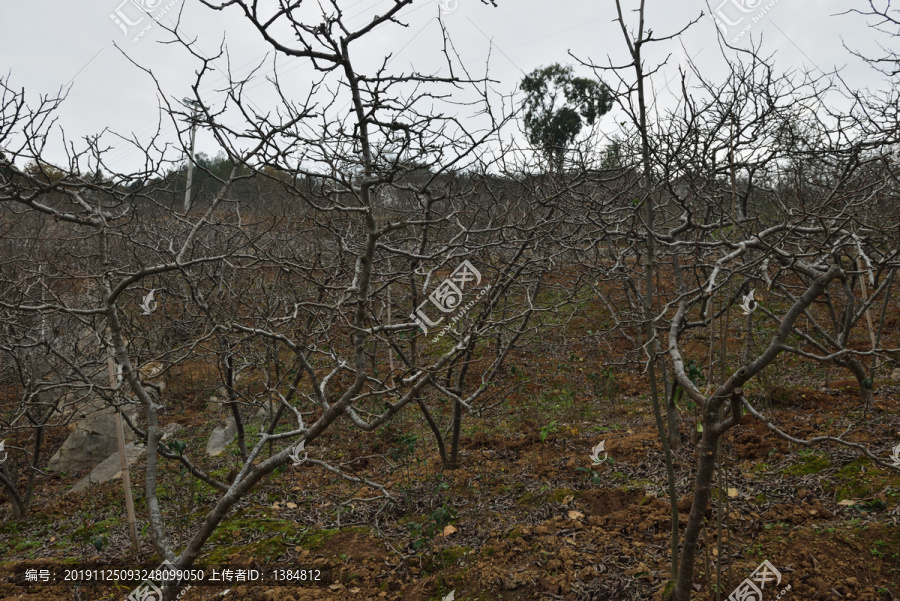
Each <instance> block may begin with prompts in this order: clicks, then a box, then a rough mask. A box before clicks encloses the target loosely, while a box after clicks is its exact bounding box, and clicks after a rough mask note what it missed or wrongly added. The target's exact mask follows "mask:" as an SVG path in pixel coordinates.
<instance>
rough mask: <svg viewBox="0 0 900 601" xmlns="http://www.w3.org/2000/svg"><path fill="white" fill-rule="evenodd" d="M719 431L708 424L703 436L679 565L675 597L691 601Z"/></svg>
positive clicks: (676, 600) (677, 600)
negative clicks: (699, 541)
mask: <svg viewBox="0 0 900 601" xmlns="http://www.w3.org/2000/svg"><path fill="white" fill-rule="evenodd" d="M719 436H720V435H719V434H713V433H712V428H711V427H705V428H704V431H703V437H702V438H701V439H700V461H699V465H698V468H697V477H696V478H695V480H694V500H693V502H692V503H691V513H690V515H689V517H688V523H687V528H685V531H684V546H683V548H682V551H681V565H680V566H679V567H678V582H677V584H676V586H675V597H674V599H675V601H690V598H691V585H692V584H693V582H692V580H693V578H694V558H695V556H696V554H697V541H698V540H699V538H700V530H701V529H702V528H703V516H704V514H706V507H707V505H709V497H710V489H711V488H712V479H713V475H714V474H715V472H716V455H717V447H718V442H719Z"/></svg>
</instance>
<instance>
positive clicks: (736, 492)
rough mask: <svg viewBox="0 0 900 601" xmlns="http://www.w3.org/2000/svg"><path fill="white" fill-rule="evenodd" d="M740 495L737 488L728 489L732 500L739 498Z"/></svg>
mask: <svg viewBox="0 0 900 601" xmlns="http://www.w3.org/2000/svg"><path fill="white" fill-rule="evenodd" d="M739 494H740V493H739V492H738V489H736V488H729V489H728V496H729V497H731V498H732V499H733V498H735V497H736V496H738V495H739Z"/></svg>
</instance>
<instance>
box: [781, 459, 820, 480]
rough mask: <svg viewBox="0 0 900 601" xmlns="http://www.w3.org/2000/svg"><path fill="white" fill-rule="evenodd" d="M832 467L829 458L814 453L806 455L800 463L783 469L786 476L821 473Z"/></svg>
mask: <svg viewBox="0 0 900 601" xmlns="http://www.w3.org/2000/svg"><path fill="white" fill-rule="evenodd" d="M829 467H831V462H830V461H829V460H828V458H826V457H824V456H822V455H818V454H814V455H806V456H805V457H803V458H802V460H801V461H800V462H799V463H795V464H794V465H791V466H788V467H786V468H785V469H784V470H782V473H783V474H784V475H785V476H808V475H810V474H819V473H821V472H823V471H825V470H827V469H828V468H829Z"/></svg>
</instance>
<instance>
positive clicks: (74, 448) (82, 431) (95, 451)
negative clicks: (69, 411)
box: [47, 403, 137, 472]
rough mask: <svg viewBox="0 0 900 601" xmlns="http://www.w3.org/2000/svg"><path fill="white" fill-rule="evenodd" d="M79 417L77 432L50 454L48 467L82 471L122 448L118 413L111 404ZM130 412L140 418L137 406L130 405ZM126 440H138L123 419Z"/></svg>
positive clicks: (58, 469) (56, 469) (126, 410)
mask: <svg viewBox="0 0 900 601" xmlns="http://www.w3.org/2000/svg"><path fill="white" fill-rule="evenodd" d="M92 406H93V407H94V408H95V410H94V411H93V412H87V411H86V413H89V414H88V415H87V417H85V418H84V419H81V420H79V421H78V422H77V423H76V424H75V426H74V428H73V432H72V433H71V434H69V436H68V438H66V440H65V442H63V445H62V446H61V447H60V448H59V450H58V451H56V453H55V454H54V455H53V457H51V458H50V461H49V463H48V464H47V470H48V471H51V472H68V471H78V470H82V469H86V468H89V467H93V466H95V465H97V464H98V463H100V462H101V461H103V460H104V459H106V458H107V457H109V456H110V455H111V454H112V453H115V452H117V451H118V449H119V442H118V439H117V437H116V415H115V413H114V411H113V409H112V408H111V407H107V408H103V409H99V410H96V407H97V406H98V404H97V403H93V404H92ZM125 412H126V415H128V417H129V419H131V420H132V421H134V420H135V419H136V418H137V407H136V406H134V405H132V406H129V407H126V409H125ZM123 427H124V430H125V443H126V444H127V443H129V442H131V441H132V440H134V434H133V433H132V431H131V428H129V427H128V426H127V425H125V424H124V423H123Z"/></svg>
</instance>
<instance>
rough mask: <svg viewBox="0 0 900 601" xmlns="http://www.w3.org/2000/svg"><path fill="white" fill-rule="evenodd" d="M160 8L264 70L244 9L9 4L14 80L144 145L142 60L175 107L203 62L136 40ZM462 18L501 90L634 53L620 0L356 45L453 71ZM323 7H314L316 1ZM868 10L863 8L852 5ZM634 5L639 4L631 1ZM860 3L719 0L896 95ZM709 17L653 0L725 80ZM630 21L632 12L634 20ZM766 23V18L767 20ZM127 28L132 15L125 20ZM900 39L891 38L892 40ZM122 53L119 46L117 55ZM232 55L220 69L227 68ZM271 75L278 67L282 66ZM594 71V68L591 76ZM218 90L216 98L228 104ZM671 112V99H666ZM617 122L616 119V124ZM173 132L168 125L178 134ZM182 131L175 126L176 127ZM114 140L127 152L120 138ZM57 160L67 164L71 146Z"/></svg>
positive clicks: (697, 7)
mask: <svg viewBox="0 0 900 601" xmlns="http://www.w3.org/2000/svg"><path fill="white" fill-rule="evenodd" d="M141 1H143V2H147V3H149V5H150V6H154V5H156V4H159V6H158V7H157V8H156V9H155V10H154V11H153V13H152V14H153V15H156V14H157V13H158V12H159V11H160V10H161V9H163V8H164V7H165V6H167V5H171V6H172V8H171V9H170V11H169V13H168V14H167V15H165V16H164V17H162V19H161V21H160V22H161V23H164V24H169V25H172V24H174V20H173V19H174V15H175V14H176V13H177V11H179V10H181V9H182V8H183V16H182V21H181V26H180V28H179V30H180V31H182V32H183V33H184V35H185V36H187V37H195V38H196V39H197V42H198V44H199V48H200V49H202V51H203V52H204V53H206V55H207V56H209V55H212V54H214V53H216V52H217V49H218V48H219V46H220V45H221V44H223V43H224V44H226V46H227V48H228V52H229V55H228V56H229V58H230V61H231V66H232V69H233V70H234V71H235V72H237V73H238V74H244V73H246V72H247V70H248V68H249V65H253V64H256V63H258V62H259V61H260V60H261V59H262V57H264V56H265V54H266V52H269V56H270V57H271V56H273V53H272V52H271V49H269V48H267V46H266V45H265V44H264V43H263V42H262V40H261V39H260V36H259V34H258V33H257V32H256V31H255V30H253V29H251V28H250V27H249V26H248V25H247V23H246V22H245V21H244V18H243V17H242V15H241V14H240V11H239V10H238V9H237V8H231V9H229V10H226V11H224V12H215V11H211V10H209V9H207V8H205V7H203V6H201V5H199V3H197V2H195V1H194V0H125V2H124V4H123V0H90V1H89V2H84V1H81V2H72V1H71V0H29V1H27V2H23V1H13V0H3V3H2V11H0V14H2V15H3V17H2V19H0V73H2V74H4V75H6V74H8V76H9V83H10V84H11V86H12V87H13V88H16V89H19V88H24V89H25V90H26V92H27V93H28V96H29V98H30V99H32V100H36V99H37V98H38V95H40V94H53V93H55V92H56V91H57V90H58V89H59V88H60V87H61V86H66V85H69V84H70V85H71V90H70V92H69V95H68V99H67V100H66V102H65V104H64V105H63V108H62V110H61V112H60V113H59V124H60V125H61V126H63V127H64V128H65V130H66V134H67V136H69V137H72V138H75V139H78V138H80V137H82V136H85V135H89V134H94V133H99V132H100V131H101V130H104V129H107V128H108V129H110V130H112V131H115V132H119V133H123V134H126V135H127V134H129V133H131V132H134V133H135V134H137V135H138V136H139V137H142V136H145V135H147V134H148V133H150V132H151V131H152V130H153V129H155V125H156V122H157V120H158V118H159V117H158V109H157V106H158V94H157V92H156V88H155V85H154V83H153V81H152V80H151V79H150V78H149V77H148V76H147V74H146V73H144V72H142V71H141V70H139V69H138V68H137V67H135V66H134V65H132V64H130V63H129V61H128V59H127V58H126V57H125V56H124V55H123V52H124V53H125V54H127V55H128V56H129V57H131V59H132V60H134V61H135V62H137V63H139V64H141V65H142V66H144V67H146V68H148V69H151V70H152V71H153V73H154V74H155V75H156V77H157V78H158V79H159V81H160V83H161V85H162V87H163V89H164V91H165V92H166V94H167V95H169V96H170V97H172V98H182V97H184V96H186V95H187V94H188V93H189V85H190V84H191V83H192V81H193V74H194V70H195V69H196V68H197V64H196V62H194V61H191V60H188V57H187V55H186V53H185V52H184V50H183V49H181V48H178V47H177V46H174V45H166V44H162V43H161V41H163V40H166V39H169V38H170V37H171V35H170V34H169V33H167V32H166V31H165V30H164V29H163V28H162V27H160V26H159V25H158V24H154V25H153V26H152V27H151V28H150V29H149V30H148V31H146V32H145V34H144V35H143V37H141V38H139V39H137V41H132V40H133V39H135V38H136V36H137V34H138V33H139V32H140V31H141V29H142V28H143V27H144V26H145V25H147V24H150V23H151V22H152V19H151V18H150V16H148V15H147V14H146V13H141V12H140V11H138V9H137V7H136V6H135V4H134V3H138V4H140V2H141ZM392 2H393V0H346V1H345V2H341V3H340V6H342V7H343V8H344V12H345V14H346V15H351V16H354V15H355V17H354V19H353V20H352V21H351V24H357V25H358V24H361V23H363V22H364V21H365V19H366V17H367V16H371V15H373V14H377V13H379V12H383V11H384V9H385V8H386V7H388V6H390V5H391V4H392ZM442 2H444V3H445V6H446V7H447V8H452V9H453V10H451V11H449V12H446V13H445V14H444V15H443V19H444V22H445V24H446V27H447V29H448V31H449V32H450V34H451V36H452V39H453V41H454V43H455V45H456V47H457V49H458V50H459V51H460V54H461V57H462V60H463V62H464V63H465V64H466V65H468V66H470V67H471V68H473V69H476V71H479V72H481V71H483V65H484V61H485V58H486V57H487V56H488V53H489V51H490V52H491V56H492V58H491V67H490V75H491V77H492V78H493V79H496V80H498V81H499V84H497V86H496V88H497V89H498V90H500V91H504V92H511V91H512V90H513V89H514V88H515V86H516V85H517V83H518V82H519V80H520V79H521V77H522V75H523V73H525V72H529V71H531V70H533V69H535V68H537V67H540V66H544V65H547V64H550V63H553V62H563V63H573V64H574V63H575V61H574V60H573V59H572V58H571V57H569V56H568V54H567V52H568V51H571V52H572V53H573V54H574V55H575V56H577V57H579V58H583V59H585V60H588V59H590V60H593V61H595V62H606V60H607V56H609V57H611V59H612V61H613V62H618V63H620V64H621V63H622V62H624V56H625V55H624V47H623V42H622V36H621V32H620V31H619V29H618V24H617V23H615V22H614V21H613V19H614V17H615V4H614V2H613V0H597V1H590V0H554V1H552V2H550V1H547V0H498V4H499V6H498V7H497V8H494V7H490V6H485V5H483V4H482V3H481V2H480V1H478V0H418V1H417V2H414V3H413V5H412V6H411V7H410V8H408V9H406V13H405V14H406V20H407V23H408V27H405V28H403V27H398V26H388V27H385V28H382V29H380V30H378V33H377V35H374V36H372V37H371V39H369V40H368V41H367V42H366V43H365V44H364V45H363V46H361V47H360V48H359V49H358V50H357V54H356V56H357V57H359V59H360V61H361V63H362V64H363V67H364V68H370V67H372V66H373V65H375V64H377V63H378V62H380V60H381V59H382V58H383V57H384V56H385V55H387V54H389V53H393V54H394V56H395V58H394V63H393V65H392V66H395V67H397V68H400V67H403V68H409V66H410V65H413V66H415V67H416V68H418V69H419V70H422V71H425V70H430V69H431V68H433V67H435V66H437V65H439V64H440V62H439V61H440V54H439V52H440V48H441V37H440V30H439V27H438V23H437V17H438V14H439V13H440V12H441V3H442ZM310 4H311V6H315V4H314V3H312V2H310ZM852 4H861V3H852ZM625 5H626V6H629V7H635V6H636V5H637V0H625ZM850 5H851V3H850V2H846V1H839V0H803V1H802V2H801V1H800V0H724V3H723V0H714V1H713V2H710V8H711V9H712V12H713V13H718V14H719V16H720V17H721V18H722V21H723V22H729V23H735V25H734V26H730V27H729V28H728V29H729V38H733V37H734V36H736V35H738V34H739V33H740V31H741V29H742V28H743V27H745V26H747V25H750V24H752V28H751V29H750V30H749V31H748V32H747V33H745V34H744V36H743V38H741V40H740V41H739V43H738V45H746V44H747V43H748V41H749V38H750V36H753V38H754V39H755V40H760V39H761V40H762V43H763V49H764V50H765V52H766V53H771V54H774V56H775V61H776V66H777V67H778V68H779V69H780V70H783V71H787V70H790V69H802V68H804V67H806V68H810V69H820V70H822V71H830V70H833V69H835V68H839V69H843V71H842V74H843V77H844V78H845V80H846V81H847V82H848V83H849V84H850V85H852V86H855V87H857V88H876V87H884V85H885V84H884V82H883V81H882V79H881V78H880V77H879V76H878V74H876V73H875V72H873V71H872V70H870V69H869V68H868V67H866V66H864V65H863V64H861V63H860V62H859V60H858V59H856V58H854V57H853V56H852V55H851V54H850V53H849V52H848V51H847V50H846V49H845V48H844V47H843V46H842V41H843V42H844V43H846V44H847V45H849V46H851V47H854V48H857V49H862V50H871V49H873V48H874V43H875V36H874V35H873V32H872V30H871V29H870V28H869V27H868V23H867V21H866V19H865V18H863V17H862V16H859V15H839V13H842V12H844V11H845V10H847V8H848V6H850ZM710 8H707V5H706V3H705V2H704V1H703V0H677V1H672V0H648V25H649V27H650V28H651V29H653V31H654V33H655V34H656V35H664V34H667V33H671V32H673V31H675V30H677V29H679V28H681V27H682V26H684V25H685V24H687V23H688V22H689V21H690V20H691V19H692V18H695V17H697V16H699V15H700V13H701V11H702V12H704V13H706V16H705V17H704V18H703V19H701V20H700V22H699V23H697V24H696V25H694V26H693V27H692V28H691V29H690V30H689V31H688V32H687V33H685V34H684V36H683V37H682V43H683V44H684V47H685V49H686V51H687V53H688V54H689V55H690V56H692V57H695V60H696V62H697V63H698V65H699V66H700V67H701V68H702V69H703V70H704V72H706V73H709V74H711V75H715V73H716V70H717V69H720V68H721V58H720V57H719V48H718V45H717V41H716V25H715V23H714V22H713V20H712V19H711V18H710V17H709V14H710ZM117 9H118V10H119V14H120V15H124V16H126V17H127V18H128V19H130V20H132V21H137V20H138V18H139V16H140V15H143V20H142V22H141V23H140V24H138V25H136V26H134V27H128V26H127V25H126V29H127V30H128V34H127V35H126V34H125V33H124V32H123V31H122V29H120V28H119V26H117V24H116V23H115V22H114V20H113V18H111V15H113V14H114V13H116V11H117ZM629 16H631V15H629ZM754 19H756V22H755V23H754V22H753V21H754ZM120 20H121V19H120ZM882 42H884V43H888V42H889V40H884V39H882ZM114 44H118V46H119V48H120V49H121V51H120V50H118V49H116V47H115V46H114ZM679 46H680V45H679V43H677V42H670V43H668V44H666V45H665V46H662V45H660V46H658V47H656V48H655V49H654V50H653V53H652V54H651V55H650V57H648V60H649V62H652V61H653V59H654V58H656V59H659V58H662V57H664V56H665V54H667V53H669V52H673V53H675V60H673V61H672V65H673V67H674V66H675V65H677V57H678V56H679V54H678V53H679V52H680V49H679ZM227 64H228V63H227V60H226V59H224V58H223V59H221V60H219V61H218V62H217V63H216V66H217V67H219V68H220V69H221V68H224V67H226V66H227ZM267 68H271V63H269V66H268V67H267ZM582 71H583V73H582V74H583V75H587V74H588V72H587V70H582ZM278 73H279V76H280V77H281V78H282V79H283V80H284V81H287V82H290V85H291V88H290V89H291V91H292V92H294V93H297V94H298V95H300V94H302V93H303V90H304V86H307V87H308V82H309V77H310V72H309V71H308V70H306V67H305V66H304V65H303V64H300V61H298V60H296V59H288V60H285V59H284V58H283V57H282V58H279V68H278ZM672 73H674V70H672V69H669V70H666V71H664V72H663V73H662V74H661V75H660V76H659V77H658V78H657V79H656V80H655V82H654V86H655V88H654V89H655V90H656V91H657V92H658V93H659V94H660V96H661V97H662V96H664V95H665V94H664V92H662V91H661V90H663V89H664V84H665V81H666V80H667V79H669V78H670V77H671V75H672ZM212 83H213V81H212V80H210V84H208V86H207V87H206V89H205V92H206V94H210V95H212V96H215V95H216V88H217V86H215V85H212ZM266 89H267V88H266V86H265V85H262V86H260V87H259V88H258V90H257V92H256V96H254V98H253V101H254V102H255V103H256V104H257V105H258V106H260V107H261V108H269V107H268V105H270V104H271V105H274V103H275V102H276V99H274V98H272V97H271V95H270V94H269V93H268V92H267V91H266ZM660 102H663V103H664V100H662V99H661V100H660ZM615 118H616V117H615V115H612V114H611V115H608V116H606V117H604V119H606V120H615ZM165 125H166V124H165V123H164V127H165ZM171 129H172V128H171V126H169V127H168V130H169V131H171ZM109 142H110V143H111V144H113V145H115V140H114V139H112V138H110V139H109ZM54 148H55V158H56V160H58V158H59V157H61V154H60V153H59V147H58V145H57V146H55V147H54ZM198 150H201V151H203V150H205V151H207V152H209V153H210V154H215V152H216V149H215V148H214V147H213V146H212V145H211V143H210V140H207V139H204V138H203V137H202V136H201V137H200V138H199V140H198ZM111 155H112V158H113V159H114V161H113V163H114V164H115V163H116V162H118V164H119V165H121V166H123V167H124V166H126V165H128V162H129V160H131V161H133V160H134V159H135V158H136V156H137V155H136V153H133V152H132V153H129V152H128V151H126V150H124V146H123V145H118V146H117V148H115V149H114V150H113V151H112V153H111Z"/></svg>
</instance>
